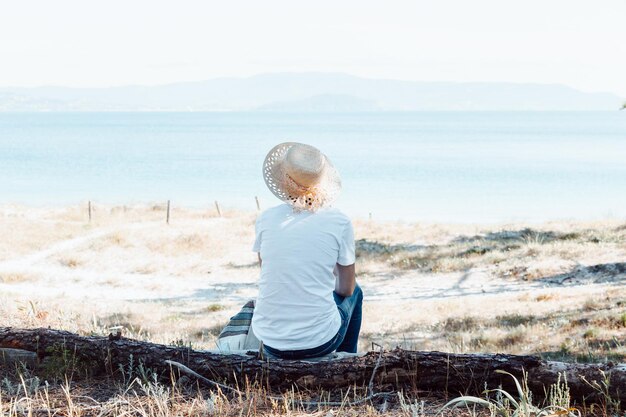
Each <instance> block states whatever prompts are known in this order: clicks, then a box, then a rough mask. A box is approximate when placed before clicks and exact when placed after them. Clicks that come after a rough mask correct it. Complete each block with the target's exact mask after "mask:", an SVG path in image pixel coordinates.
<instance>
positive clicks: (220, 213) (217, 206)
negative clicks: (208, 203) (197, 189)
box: [215, 200, 222, 217]
mask: <svg viewBox="0 0 626 417" xmlns="http://www.w3.org/2000/svg"><path fill="white" fill-rule="evenodd" d="M215 208H216V209H217V215H218V216H219V217H222V212H221V211H220V205H219V204H218V202H217V200H215Z"/></svg>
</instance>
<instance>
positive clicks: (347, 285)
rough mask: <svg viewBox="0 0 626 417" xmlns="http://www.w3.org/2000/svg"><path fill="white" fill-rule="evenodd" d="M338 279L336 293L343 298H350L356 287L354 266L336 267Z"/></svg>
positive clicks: (336, 280) (338, 265)
mask: <svg viewBox="0 0 626 417" xmlns="http://www.w3.org/2000/svg"><path fill="white" fill-rule="evenodd" d="M335 270H336V271H337V278H336V279H335V292H336V293H337V294H339V295H341V296H342V297H350V296H351V295H352V293H353V292H354V288H355V287H356V276H355V273H354V264H352V265H345V266H344V265H340V264H337V265H336V267H335Z"/></svg>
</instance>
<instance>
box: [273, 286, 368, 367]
mask: <svg viewBox="0 0 626 417" xmlns="http://www.w3.org/2000/svg"><path fill="white" fill-rule="evenodd" d="M333 297H334V298H335V304H337V309H338V310H339V315H340V316H341V327H339V331H337V334H336V335H335V336H334V337H333V338H332V339H330V340H329V341H328V342H326V343H324V344H323V345H320V346H317V347H314V348H311V349H301V350H278V349H274V348H272V347H270V346H267V345H266V346H264V350H265V353H266V354H267V355H268V356H270V357H277V358H282V359H305V358H315V357H319V356H324V355H327V354H329V353H331V352H334V351H337V352H349V353H356V349H357V342H358V341H359V332H360V331H361V316H362V309H363V307H362V306H363V292H362V291H361V287H359V286H358V284H357V286H356V288H355V289H354V292H353V293H352V295H351V296H350V297H342V296H341V295H339V294H337V293H336V292H333Z"/></svg>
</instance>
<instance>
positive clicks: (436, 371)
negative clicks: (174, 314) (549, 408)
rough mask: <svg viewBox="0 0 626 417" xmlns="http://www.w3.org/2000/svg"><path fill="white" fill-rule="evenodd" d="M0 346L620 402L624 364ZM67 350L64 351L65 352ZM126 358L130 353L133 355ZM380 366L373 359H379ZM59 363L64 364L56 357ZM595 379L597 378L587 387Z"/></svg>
mask: <svg viewBox="0 0 626 417" xmlns="http://www.w3.org/2000/svg"><path fill="white" fill-rule="evenodd" d="M0 348H9V349H22V350H25V351H30V352H35V353H36V355H37V358H38V360H39V361H40V362H41V361H42V360H45V359H46V358H54V357H56V358H57V360H56V361H54V362H52V363H59V361H58V358H65V359H64V360H67V358H68V357H71V358H72V361H73V362H72V365H73V367H74V368H75V369H81V370H85V371H90V372H92V373H114V372H117V371H118V370H119V369H120V367H123V368H127V367H128V364H129V362H131V361H132V362H133V363H134V364H135V365H137V364H139V363H140V362H141V363H143V365H144V366H145V367H148V368H151V369H152V370H154V371H157V372H169V370H170V365H168V364H166V363H165V361H166V360H172V361H176V362H179V363H182V364H183V365H185V366H187V367H189V368H191V369H193V370H194V371H196V372H197V373H198V374H200V375H202V376H204V377H206V378H208V379H210V380H213V381H219V382H225V383H234V382H235V381H243V380H245V378H247V379H248V380H250V381H252V380H254V381H259V382H260V383H262V384H263V385H266V386H269V387H271V388H273V389H284V388H289V387H292V386H294V385H295V386H298V387H306V388H316V387H321V388H325V389H332V388H340V387H346V386H349V385H354V384H357V385H361V386H364V385H367V383H368V382H369V381H370V379H371V377H372V374H373V373H375V376H374V380H373V381H374V383H375V384H376V385H377V386H381V385H392V386H394V387H395V388H397V389H401V388H405V387H407V386H408V387H412V388H417V389H420V390H426V391H430V392H448V393H450V394H451V395H461V394H474V395H480V394H481V392H482V391H483V390H484V389H485V385H486V386H487V387H488V388H497V387H498V386H502V387H503V388H504V389H505V390H507V391H508V392H510V393H512V394H513V395H515V396H516V395H517V389H516V388H515V384H514V381H513V379H512V378H511V377H510V376H508V375H504V374H502V373H498V372H496V371H497V370H501V371H506V372H509V373H511V374H513V375H514V376H515V377H516V378H518V380H520V381H521V380H522V375H523V371H525V372H526V373H527V374H528V386H529V388H530V390H531V391H532V392H533V394H534V395H535V396H539V397H543V396H544V395H545V392H546V391H547V390H548V389H549V387H550V385H552V384H555V383H556V382H557V380H558V378H559V374H565V376H566V378H567V383H568V385H569V388H570V393H571V396H572V399H574V400H577V401H583V400H584V401H587V402H592V401H597V400H602V394H601V393H600V392H599V390H598V387H602V386H604V384H608V388H607V391H606V393H607V394H609V395H611V397H612V398H614V399H616V400H621V401H622V403H626V364H614V363H600V364H578V363H565V362H554V361H544V360H542V359H540V358H538V357H535V356H520V355H506V354H454V353H443V352H420V351H407V350H402V349H394V350H392V351H388V352H384V353H383V354H382V356H379V353H377V352H370V353H367V354H365V355H364V356H360V357H350V358H344V359H340V360H333V361H323V362H302V361H286V360H268V359H266V360H262V359H259V358H257V356H256V355H255V354H254V353H252V354H249V355H224V354H216V353H210V352H205V351H195V350H192V349H190V348H185V347H174V346H166V345H159V344H154V343H150V342H141V341H136V340H132V339H126V338H122V337H120V336H119V335H118V336H113V335H109V337H98V336H79V335H76V334H74V333H70V332H66V331H60V330H51V329H17V328H11V327H0ZM68 353H69V355H68ZM131 357H132V359H131ZM377 364H378V365H377ZM60 365H61V366H62V362H60ZM594 383H597V384H599V385H598V386H597V387H595V388H594V387H592V386H591V385H593V384H594Z"/></svg>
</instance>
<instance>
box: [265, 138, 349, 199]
mask: <svg viewBox="0 0 626 417" xmlns="http://www.w3.org/2000/svg"><path fill="white" fill-rule="evenodd" d="M263 179H264V180H265V184H266V185H267V188H269V189H270V191H271V192H272V193H273V194H274V195H275V196H276V197H278V198H279V199H281V200H283V201H285V202H287V203H290V204H291V205H292V206H294V208H296V209H301V210H310V211H316V210H317V209H319V208H322V207H327V206H329V205H330V204H332V202H333V201H334V200H335V199H336V198H337V196H338V195H339V192H340V191H341V178H340V177H339V173H338V172H337V170H336V169H335V167H334V166H333V164H332V163H331V162H330V160H329V159H328V157H327V156H326V155H324V154H323V153H321V152H320V151H319V150H318V149H317V148H315V147H313V146H310V145H305V144H303V143H296V142H285V143H281V144H279V145H276V146H274V147H273V148H272V150H271V151H269V153H268V154H267V156H266V157H265V161H264V162H263Z"/></svg>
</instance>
